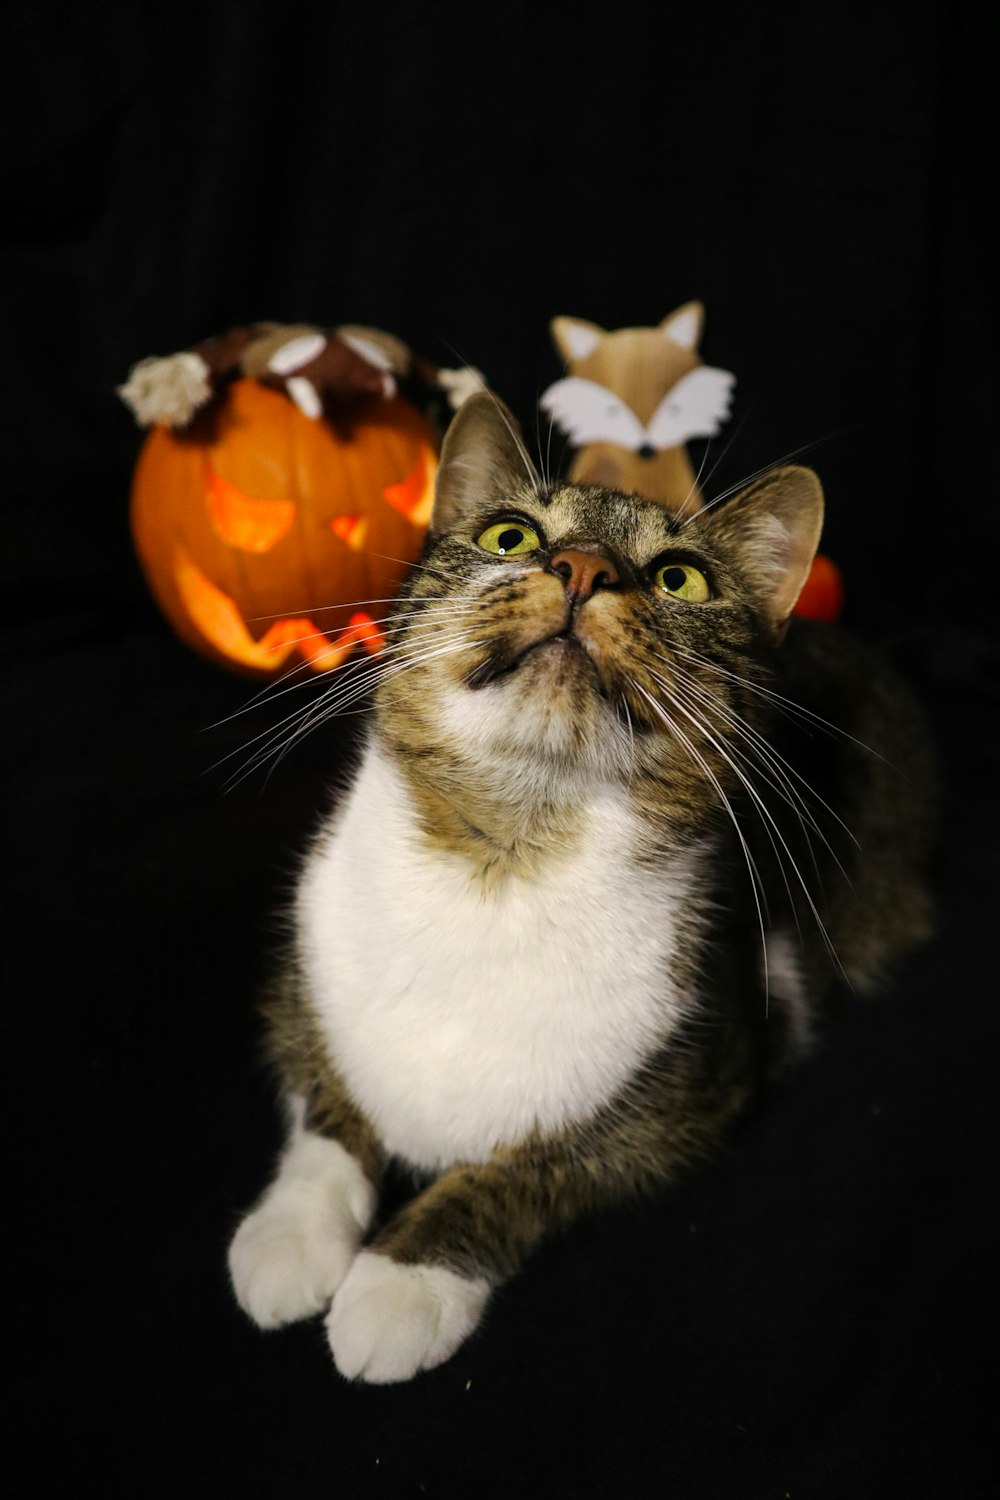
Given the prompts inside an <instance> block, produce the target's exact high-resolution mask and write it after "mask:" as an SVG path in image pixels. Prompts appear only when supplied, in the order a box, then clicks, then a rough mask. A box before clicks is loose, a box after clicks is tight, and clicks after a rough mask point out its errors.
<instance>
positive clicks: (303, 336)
mask: <svg viewBox="0 0 1000 1500" xmlns="http://www.w3.org/2000/svg"><path fill="white" fill-rule="evenodd" d="M245 376H249V377H251V378H252V379H255V380H259V381H260V382H261V384H262V385H266V386H269V387H270V388H271V389H273V390H279V391H283V392H284V393H285V394H286V395H288V396H290V397H291V399H292V400H293V401H294V402H295V403H296V405H297V406H298V407H299V409H300V410H301V411H302V413H303V415H305V416H307V417H309V418H310V419H312V420H316V419H318V418H319V417H321V416H324V415H325V416H327V417H331V418H336V417H337V416H339V415H340V413H341V411H342V410H343V408H344V407H345V405H350V403H352V402H354V401H357V400H359V399H362V398H366V397H381V398H382V399H384V400H387V401H388V400H392V399H393V398H394V397H395V396H396V395H397V394H398V392H399V386H400V384H401V383H402V382H407V381H408V382H410V383H411V384H415V385H417V386H422V387H426V388H427V389H428V390H431V389H433V390H436V391H437V392H438V393H440V394H443V395H444V396H445V397H446V399H447V401H448V403H449V404H450V405H451V406H452V407H453V408H456V409H457V407H459V406H460V405H461V404H462V402H463V401H464V400H465V399H466V398H467V397H468V396H469V395H471V394H472V393H473V391H475V390H480V389H482V387H483V386H484V384H485V382H484V380H483V378H482V376H481V375H480V373H479V371H478V370H472V369H467V370H446V369H442V368H441V367H440V366H438V365H434V364H431V363H430V361H428V360H425V359H422V358H419V357H418V356H415V355H414V354H413V352H412V351H411V350H410V349H409V348H408V346H407V345H406V344H404V343H403V341H402V340H401V339H398V338H396V337H395V335H393V334H391V333H385V332H383V331H382V330H381V329H378V328H367V327H363V326H361V325H360V324H354V323H345V324H342V325H341V326H340V327H338V328H334V329H324V328H318V327H315V326H314V325H313V324H310V323H292V324H288V323H271V322H260V323H252V324H250V325H248V326H247V327H238V328H230V329H229V330H228V331H227V332H226V333H222V334H218V335H216V336H215V337H213V338H209V339H205V340H204V341H203V342H202V343H200V344H196V345H195V346H194V348H193V349H189V350H184V351H182V352H181V353H179V354H170V355H167V356H165V357H163V358H157V357H152V358H149V359H142V360H140V361H139V362H138V363H137V364H136V365H134V366H133V367H132V369H131V370H130V371H129V378H128V380H127V381H126V382H125V384H124V385H121V386H119V387H118V394H119V395H120V396H121V398H122V400H123V401H124V402H125V403H126V405H127V406H128V407H129V408H130V409H131V411H132V412H133V414H134V416H135V418H136V420H137V422H138V423H139V424H140V426H143V427H151V426H155V425H158V424H162V425H166V426H170V427H178V428H183V427H186V426H187V425H188V424H189V423H190V422H191V421H192V420H193V419H194V417H195V416H196V414H197V413H198V411H200V410H201V409H202V407H204V406H205V405H207V403H208V402H209V401H211V399H212V398H213V396H218V395H219V394H220V393H222V392H223V391H224V390H225V388H226V387H227V386H228V385H229V384H230V383H231V382H232V381H234V380H237V379H240V378H241V377H245Z"/></svg>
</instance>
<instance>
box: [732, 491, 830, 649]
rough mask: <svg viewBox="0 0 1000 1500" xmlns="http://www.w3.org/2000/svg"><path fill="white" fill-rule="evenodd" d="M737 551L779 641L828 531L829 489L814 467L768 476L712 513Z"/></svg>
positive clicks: (746, 575) (748, 581) (740, 564)
mask: <svg viewBox="0 0 1000 1500" xmlns="http://www.w3.org/2000/svg"><path fill="white" fill-rule="evenodd" d="M706 520H707V522H708V526H709V529H710V530H711V531H713V532H714V533H715V535H716V536H717V537H718V538H719V539H720V540H722V541H724V542H725V543H726V544H727V546H729V547H731V548H732V549H733V550H734V551H735V553H736V555H737V561H738V564H739V567H740V570H741V572H742V573H743V575H744V577H745V578H746V580H747V583H748V585H749V587H750V588H751V589H752V590H753V592H754V594H755V595H756V597H757V600H758V603H759V606H760V608H761V610H762V613H763V615H764V617H765V619H766V620H767V622H768V624H769V626H770V627H771V630H772V633H773V635H774V637H775V639H776V640H779V641H780V640H781V638H782V637H783V636H784V633H785V631H786V629H787V628H788V618H789V616H790V615H791V613H792V610H793V609H794V608H795V601H796V600H797V599H798V597H799V594H800V593H801V591H802V585H803V584H804V583H805V581H806V578H807V577H808V575H809V569H810V568H811V567H812V560H813V558H814V557H815V555H816V548H817V547H818V546H819V538H820V532H821V531H822V530H823V488H822V486H821V484H820V482H819V479H818V478H817V476H816V475H815V474H814V473H813V471H812V469H806V468H803V467H801V465H799V464H790V465H789V466H788V467H787V468H784V469H775V470H774V472H773V473H771V474H766V475H765V476H764V478H763V479H758V480H757V481H756V482H755V483H754V484H750V485H748V486H747V487H746V489H745V490H741V491H740V493H739V494H738V495H736V496H735V497H734V499H732V500H730V501H728V503H726V504H724V505H720V506H719V507H718V508H717V509H716V510H715V511H713V512H711V513H710V514H709V516H708V517H706Z"/></svg>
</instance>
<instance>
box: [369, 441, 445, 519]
mask: <svg viewBox="0 0 1000 1500" xmlns="http://www.w3.org/2000/svg"><path fill="white" fill-rule="evenodd" d="M436 473H437V463H436V461H435V458H434V455H433V453H432V452H431V451H430V449H429V448H424V449H423V450H422V452H421V454H420V457H419V459H418V460H417V465H416V468H415V469H414V470H413V472H412V473H411V474H408V475H407V476H406V478H405V479H401V480H400V482H399V483H398V484H387V485H386V486H385V488H384V489H383V491H382V493H383V495H384V496H385V498H386V499H387V500H388V502H389V504H390V505H391V506H393V507H394V509H395V510H398V511H399V512H400V513H401V514H402V515H404V516H405V517H406V519H407V520H408V521H412V522H413V524H414V526H427V525H428V524H429V522H430V519H431V507H432V506H433V504H434V477H435V475H436Z"/></svg>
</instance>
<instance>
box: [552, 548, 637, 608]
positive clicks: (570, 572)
mask: <svg viewBox="0 0 1000 1500" xmlns="http://www.w3.org/2000/svg"><path fill="white" fill-rule="evenodd" d="M549 567H550V568H551V569H552V572H553V573H556V574H558V576H559V577H560V578H561V579H562V581H563V585H564V586H565V589H566V592H567V594H568V595H569V597H570V598H571V599H575V600H578V601H579V602H580V603H582V602H583V601H584V600H585V599H589V598H590V596H591V594H593V593H596V591H597V590H598V589H613V588H614V586H615V584H616V583H618V582H620V579H619V577H618V569H617V568H616V567H615V565H614V563H613V562H612V561H611V559H610V558H609V557H602V556H601V554H600V552H572V551H570V550H569V549H567V550H566V551H565V552H557V553H555V555H554V556H553V558H552V561H551V562H550V563H549Z"/></svg>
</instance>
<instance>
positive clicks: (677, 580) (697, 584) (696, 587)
mask: <svg viewBox="0 0 1000 1500" xmlns="http://www.w3.org/2000/svg"><path fill="white" fill-rule="evenodd" d="M654 581H655V583H656V587H657V588H658V589H662V590H663V592H664V593H665V594H669V595H670V597H671V599H683V600H685V602H686V603H688V604H704V602H705V600H706V599H710V598H711V597H712V590H711V589H710V588H709V586H708V579H707V578H706V577H705V575H704V573H702V572H701V570H700V569H699V568H696V567H694V565H693V564H692V563H685V562H670V563H664V565H663V567H662V568H657V570H656V578H655V580H654Z"/></svg>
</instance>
